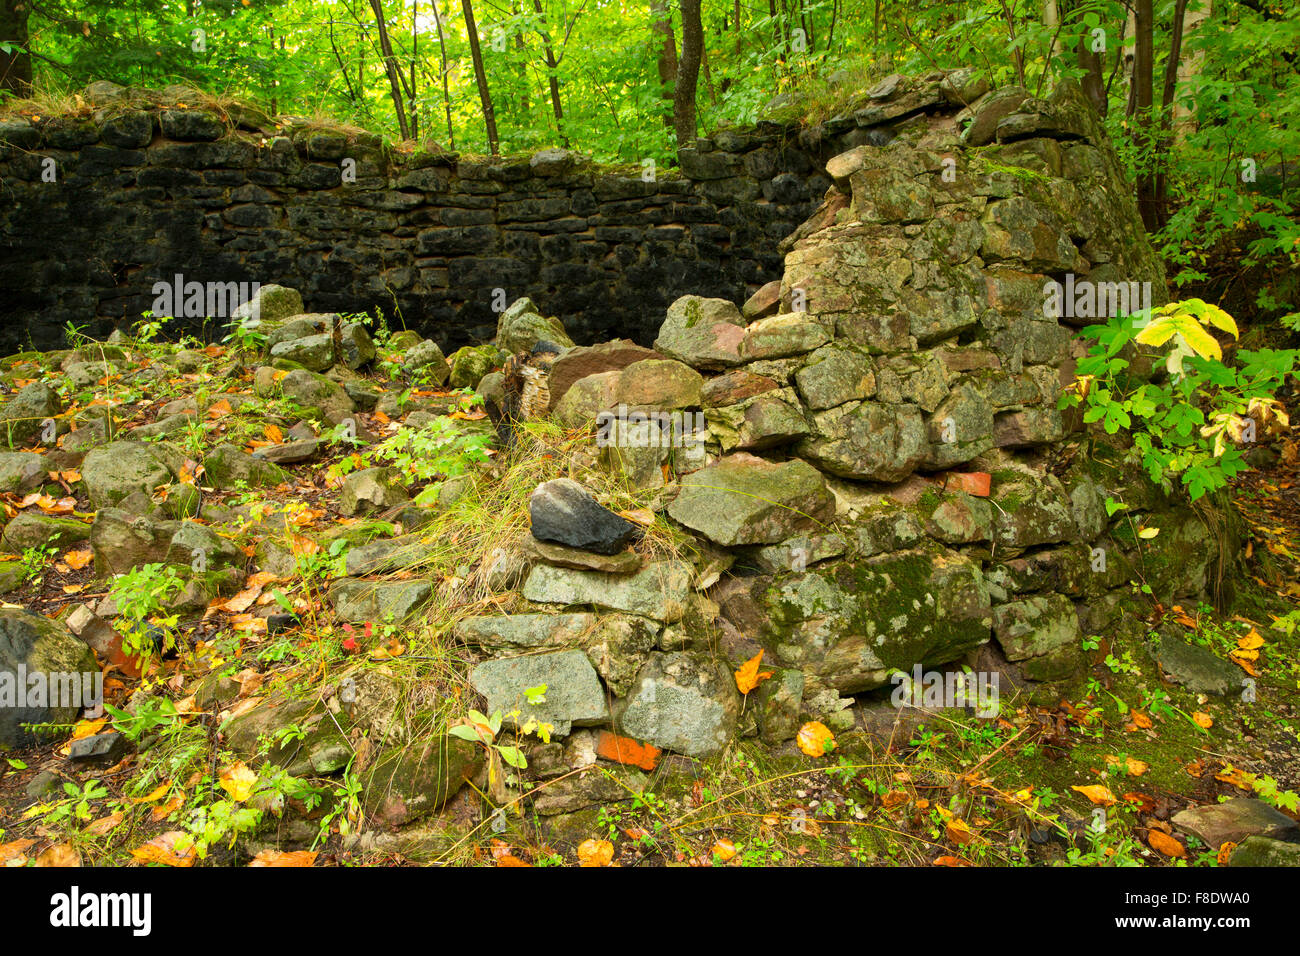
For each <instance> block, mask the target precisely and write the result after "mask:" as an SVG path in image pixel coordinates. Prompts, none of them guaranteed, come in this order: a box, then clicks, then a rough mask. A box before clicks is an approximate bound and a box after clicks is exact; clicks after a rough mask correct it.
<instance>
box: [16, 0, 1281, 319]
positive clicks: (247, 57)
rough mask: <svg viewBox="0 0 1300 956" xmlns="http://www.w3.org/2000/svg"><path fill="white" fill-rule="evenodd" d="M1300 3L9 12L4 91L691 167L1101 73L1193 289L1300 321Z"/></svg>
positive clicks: (192, 2)
mask: <svg viewBox="0 0 1300 956" xmlns="http://www.w3.org/2000/svg"><path fill="white" fill-rule="evenodd" d="M1297 51H1300V6H1297V5H1296V4H1293V3H1288V2H1286V0H1243V2H1225V0H1133V2H1130V3H1124V2H1118V0H1097V2H1076V0H1042V2H1039V0H1033V2H1028V3H1025V2H1017V0H995V2H993V0H982V2H961V3H941V4H928V5H926V4H914V3H903V2H897V0H766V2H765V3H764V2H762V0H759V2H753V0H734V2H732V0H726V2H713V3H701V2H700V0H681V2H680V3H677V4H671V3H669V2H668V0H647V2H631V3H629V2H613V0H519V2H499V0H459V2H457V0H229V2H205V0H188V2H185V3H176V2H167V0H89V2H75V0H3V2H0V98H3V97H25V96H28V95H30V93H31V92H32V88H33V87H34V89H35V92H36V93H37V94H38V95H39V96H46V97H50V96H58V95H60V94H61V93H68V92H70V91H75V90H78V89H80V88H82V87H84V86H85V85H86V84H87V83H88V82H90V81H92V80H96V79H108V80H113V81H115V82H118V83H122V84H129V85H144V86H154V87H159V86H165V85H167V84H171V83H191V84H194V85H197V86H199V87H200V88H201V89H203V90H204V91H206V92H208V93H210V94H213V95H216V96H237V97H240V98H242V99H245V100H247V99H252V100H254V101H255V102H257V103H258V104H259V105H260V106H262V108H264V109H267V110H269V111H270V112H271V113H272V114H275V113H289V114H300V115H308V116H312V115H321V116H328V117H331V118H333V119H334V120H339V121H346V122H349V123H353V124H356V125H358V126H362V127H365V128H367V129H371V130H376V131H381V132H383V133H385V134H386V135H389V136H391V137H392V138H393V139H394V140H397V139H402V140H419V141H428V140H433V141H434V142H436V143H438V144H439V145H442V146H444V147H445V148H447V149H452V150H460V151H462V152H466V153H489V152H490V153H494V154H495V153H498V152H504V153H518V152H524V151H528V150H532V149H536V148H540V147H545V146H571V147H572V148H575V149H578V150H580V151H582V152H584V153H587V154H589V155H592V156H593V157H595V158H596V159H598V160H604V161H640V160H643V159H645V158H653V159H655V160H656V161H658V162H661V163H662V162H665V161H666V162H670V163H671V162H672V161H673V157H674V155H675V147H676V145H677V143H678V142H680V141H682V140H685V139H689V138H690V137H691V136H693V135H695V134H696V133H699V134H700V135H707V134H708V133H709V132H710V131H712V130H715V129H717V128H719V127H721V126H725V125H728V124H743V123H747V122H752V121H753V120H755V119H756V118H757V117H758V116H759V115H760V114H761V113H762V112H763V111H764V109H765V108H768V109H770V108H772V106H773V105H774V104H773V100H774V98H776V97H782V98H783V99H781V100H778V103H782V104H784V105H787V106H797V107H798V110H799V113H800V115H803V116H805V117H806V118H807V121H808V122H809V123H810V124H815V123H816V122H817V121H818V120H819V119H824V118H827V117H829V116H831V115H834V114H835V112H837V111H838V110H839V109H843V108H844V106H845V102H846V100H848V99H849V98H851V97H852V95H853V94H855V93H861V91H862V90H864V89H865V88H866V87H867V85H869V83H870V82H871V81H872V79H873V78H878V77H880V76H883V75H885V74H888V73H890V72H894V71H900V72H904V73H919V72H926V71H929V70H933V69H936V68H950V67H956V66H976V67H979V68H982V69H983V70H985V71H986V72H987V73H988V74H989V75H990V77H991V79H992V80H993V83H994V85H995V86H996V85H1002V84H1009V83H1018V84H1021V85H1023V86H1025V87H1027V88H1028V89H1029V90H1030V91H1031V92H1039V91H1044V92H1045V90H1046V89H1047V88H1049V87H1050V86H1051V84H1053V83H1054V82H1056V81H1058V80H1060V79H1065V78H1069V79H1074V80H1077V81H1079V82H1080V83H1081V84H1082V85H1083V87H1084V89H1085V91H1086V92H1087V94H1088V95H1089V97H1090V98H1091V99H1092V101H1093V102H1094V103H1095V104H1096V105H1097V107H1098V109H1099V110H1100V111H1101V112H1102V113H1103V114H1104V115H1105V117H1106V123H1107V127H1108V129H1109V130H1110V131H1111V132H1112V134H1113V137H1114V143H1115V146H1116V148H1117V149H1118V150H1119V152H1120V154H1121V156H1122V157H1123V158H1124V159H1125V161H1126V163H1127V165H1128V169H1129V172H1130V176H1131V179H1132V182H1133V187H1134V189H1135V191H1136V195H1137V198H1138V201H1139V207H1140V209H1141V211H1142V215H1143V218H1144V220H1145V221H1146V224H1147V227H1148V229H1149V230H1151V231H1152V232H1154V233H1155V234H1156V236H1157V239H1158V241H1159V243H1160V245H1161V248H1162V251H1163V253H1164V256H1165V258H1166V262H1167V263H1168V264H1169V265H1170V277H1171V279H1172V280H1173V281H1174V282H1175V283H1176V284H1177V285H1178V286H1180V287H1182V290H1181V291H1183V292H1185V293H1188V294H1191V293H1195V294H1200V295H1203V296H1205V297H1206V298H1210V299H1212V300H1216V301H1220V302H1221V303H1223V304H1224V305H1225V306H1226V307H1230V308H1232V309H1238V310H1241V311H1242V312H1243V313H1246V314H1250V313H1253V314H1255V315H1257V316H1267V317H1270V318H1281V319H1283V321H1284V324H1286V325H1288V326H1291V325H1293V324H1294V323H1295V322H1296V321H1297V319H1296V316H1295V309H1296V305H1295V303H1296V300H1297V298H1300V297H1298V296H1297V294H1296V284H1295V283H1296V280H1295V275H1294V272H1295V265H1296V263H1297V258H1298V257H1300V222H1298V221H1297V218H1296V215H1295V203H1294V197H1295V192H1296V182H1297V166H1296V163H1295V157H1296V155H1297V153H1300V65H1298V64H1297V57H1298V56H1300V53H1298V52H1297Z"/></svg>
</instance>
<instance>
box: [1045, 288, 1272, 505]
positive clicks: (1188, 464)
mask: <svg viewBox="0 0 1300 956" xmlns="http://www.w3.org/2000/svg"><path fill="white" fill-rule="evenodd" d="M1210 328H1215V329H1219V330H1221V331H1224V332H1227V333H1229V334H1230V335H1232V336H1233V338H1236V337H1237V326H1236V323H1235V322H1234V321H1233V320H1232V317H1231V316H1229V315H1228V314H1227V313H1226V312H1224V311H1223V310H1222V309H1220V308H1218V307H1217V306H1214V305H1210V304H1208V303H1206V302H1202V301H1201V300H1200V299H1189V300H1187V301H1185V302H1175V303H1170V304H1169V305H1165V306H1161V307H1160V308H1158V309H1155V310H1153V311H1151V312H1149V313H1148V312H1146V311H1143V312H1139V313H1137V314H1135V315H1129V316H1121V317H1119V318H1116V319H1113V320H1112V321H1110V322H1109V323H1107V324H1106V325H1091V326H1088V327H1087V328H1085V329H1084V330H1083V336H1084V337H1085V338H1090V339H1092V340H1093V341H1094V343H1095V344H1093V345H1091V346H1090V347H1089V349H1088V354H1087V356H1086V357H1085V358H1083V359H1082V360H1080V362H1079V365H1078V376H1079V381H1078V383H1077V387H1076V388H1075V389H1074V390H1072V391H1067V392H1066V393H1065V394H1064V395H1062V397H1061V402H1060V404H1061V407H1062V408H1066V407H1071V406H1077V405H1080V404H1082V405H1083V408H1084V414H1083V420H1084V421H1085V422H1087V423H1094V422H1096V423H1100V424H1101V426H1102V428H1104V429H1105V431H1106V432H1107V434H1111V435H1114V434H1116V433H1118V432H1120V431H1124V432H1126V433H1128V434H1129V435H1131V437H1132V440H1133V448H1134V450H1135V452H1136V454H1137V457H1138V459H1139V460H1140V462H1141V464H1142V467H1143V468H1144V469H1145V470H1146V472H1147V474H1148V476H1149V477H1150V478H1151V480H1152V481H1153V482H1155V483H1156V484H1158V485H1160V486H1161V487H1163V488H1164V489H1165V490H1166V491H1168V490H1170V489H1171V488H1172V480H1171V479H1172V478H1173V477H1175V476H1176V477H1177V478H1178V480H1179V482H1180V483H1181V485H1182V486H1183V487H1185V488H1186V490H1187V493H1188V496H1189V497H1190V498H1191V499H1192V500H1193V501H1195V500H1197V499H1198V498H1201V497H1202V496H1204V495H1205V494H1207V493H1209V492H1213V491H1216V490H1218V489H1220V488H1222V487H1223V486H1224V485H1225V484H1227V482H1228V480H1229V479H1230V478H1232V477H1234V476H1235V475H1237V474H1238V473H1240V472H1241V471H1244V470H1245V469H1246V468H1247V465H1246V462H1245V459H1244V457H1243V455H1242V452H1241V450H1240V449H1239V448H1238V447H1236V445H1235V443H1234V444H1230V443H1229V439H1230V438H1233V437H1237V438H1243V437H1245V435H1246V434H1247V433H1248V432H1249V431H1250V430H1251V429H1253V428H1254V427H1255V426H1254V425H1253V424H1249V423H1250V422H1252V421H1253V419H1250V418H1248V414H1249V413H1250V412H1252V411H1254V412H1257V413H1259V412H1261V411H1263V410H1265V409H1270V408H1272V403H1273V401H1274V400H1273V395H1274V393H1275V392H1276V391H1277V389H1278V387H1279V386H1280V385H1281V384H1282V382H1283V381H1284V380H1285V379H1286V378H1287V377H1288V376H1290V375H1293V374H1294V371H1295V363H1296V355H1297V353H1296V351H1295V350H1285V351H1279V350H1273V349H1264V350H1261V351H1258V352H1253V351H1248V350H1245V349H1241V350H1239V351H1238V359H1239V362H1240V364H1239V365H1229V364H1228V363H1226V362H1225V361H1224V359H1223V351H1222V348H1221V347H1220V345H1219V343H1218V341H1217V340H1216V339H1215V338H1214V336H1213V335H1212V334H1211V333H1210V331H1209V329H1210ZM1137 346H1149V347H1151V348H1153V349H1161V348H1164V349H1165V351H1164V354H1163V356H1162V357H1163V360H1164V368H1165V371H1166V373H1167V375H1165V376H1164V377H1163V378H1162V379H1161V378H1160V377H1159V376H1156V375H1152V376H1150V377H1148V376H1144V375H1139V374H1134V369H1133V365H1134V361H1135V359H1136V358H1137V357H1138V352H1137ZM1108 510H1109V509H1108Z"/></svg>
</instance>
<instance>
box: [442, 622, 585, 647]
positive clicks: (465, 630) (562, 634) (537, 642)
mask: <svg viewBox="0 0 1300 956" xmlns="http://www.w3.org/2000/svg"><path fill="white" fill-rule="evenodd" d="M595 624H596V615H595V614H495V615H491V616H485V617H470V618H466V619H465V620H463V621H461V622H460V623H458V624H457V625H456V626H455V627H454V628H453V629H452V635H453V636H454V637H455V638H456V639H457V640H458V641H463V642H464V643H466V644H473V645H476V646H478V647H486V648H502V647H564V646H566V645H568V646H572V645H574V644H577V643H578V640H579V638H580V637H581V636H582V635H584V634H586V633H588V632H589V631H591V629H592V628H593V627H594V626H595Z"/></svg>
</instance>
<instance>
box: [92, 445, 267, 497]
mask: <svg viewBox="0 0 1300 956" xmlns="http://www.w3.org/2000/svg"><path fill="white" fill-rule="evenodd" d="M109 447H112V446H109ZM203 476H204V479H205V480H206V481H207V482H208V483H209V484H211V485H213V486H214V487H217V488H234V487H236V486H237V485H239V484H240V483H243V484H247V485H249V486H253V487H271V486H274V485H278V484H280V483H281V482H284V481H288V480H289V476H288V474H287V473H286V472H285V471H284V469H283V468H280V467H279V466H278V465H274V464H272V463H271V462H269V461H267V460H266V459H265V458H258V457H256V456H254V455H250V454H249V453H248V452H246V451H244V450H243V449H242V448H240V447H238V446H237V445H231V444H221V445H217V446H216V447H214V448H213V449H212V450H211V451H209V452H208V453H207V454H206V455H205V456H204V457H203Z"/></svg>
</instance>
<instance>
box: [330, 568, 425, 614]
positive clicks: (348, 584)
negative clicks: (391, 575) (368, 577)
mask: <svg viewBox="0 0 1300 956" xmlns="http://www.w3.org/2000/svg"><path fill="white" fill-rule="evenodd" d="M432 594H433V585H431V584H430V583H429V582H428V581H425V580H417V579H412V580H409V581H360V580H357V579H355V578H343V579H342V580H340V581H339V582H337V583H336V584H335V585H334V586H333V587H332V588H330V601H331V602H332V603H333V604H334V613H335V614H337V615H338V616H339V617H340V618H342V619H343V620H345V621H350V622H352V623H354V624H355V623H363V622H366V621H372V622H374V623H376V624H378V623H382V622H384V621H386V620H388V617H389V615H392V618H393V620H394V621H405V620H407V619H408V618H410V617H412V616H413V615H414V614H415V612H416V611H418V610H419V609H420V607H421V606H422V605H423V604H424V602H425V601H427V600H429V597H430V596H431V595H432Z"/></svg>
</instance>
